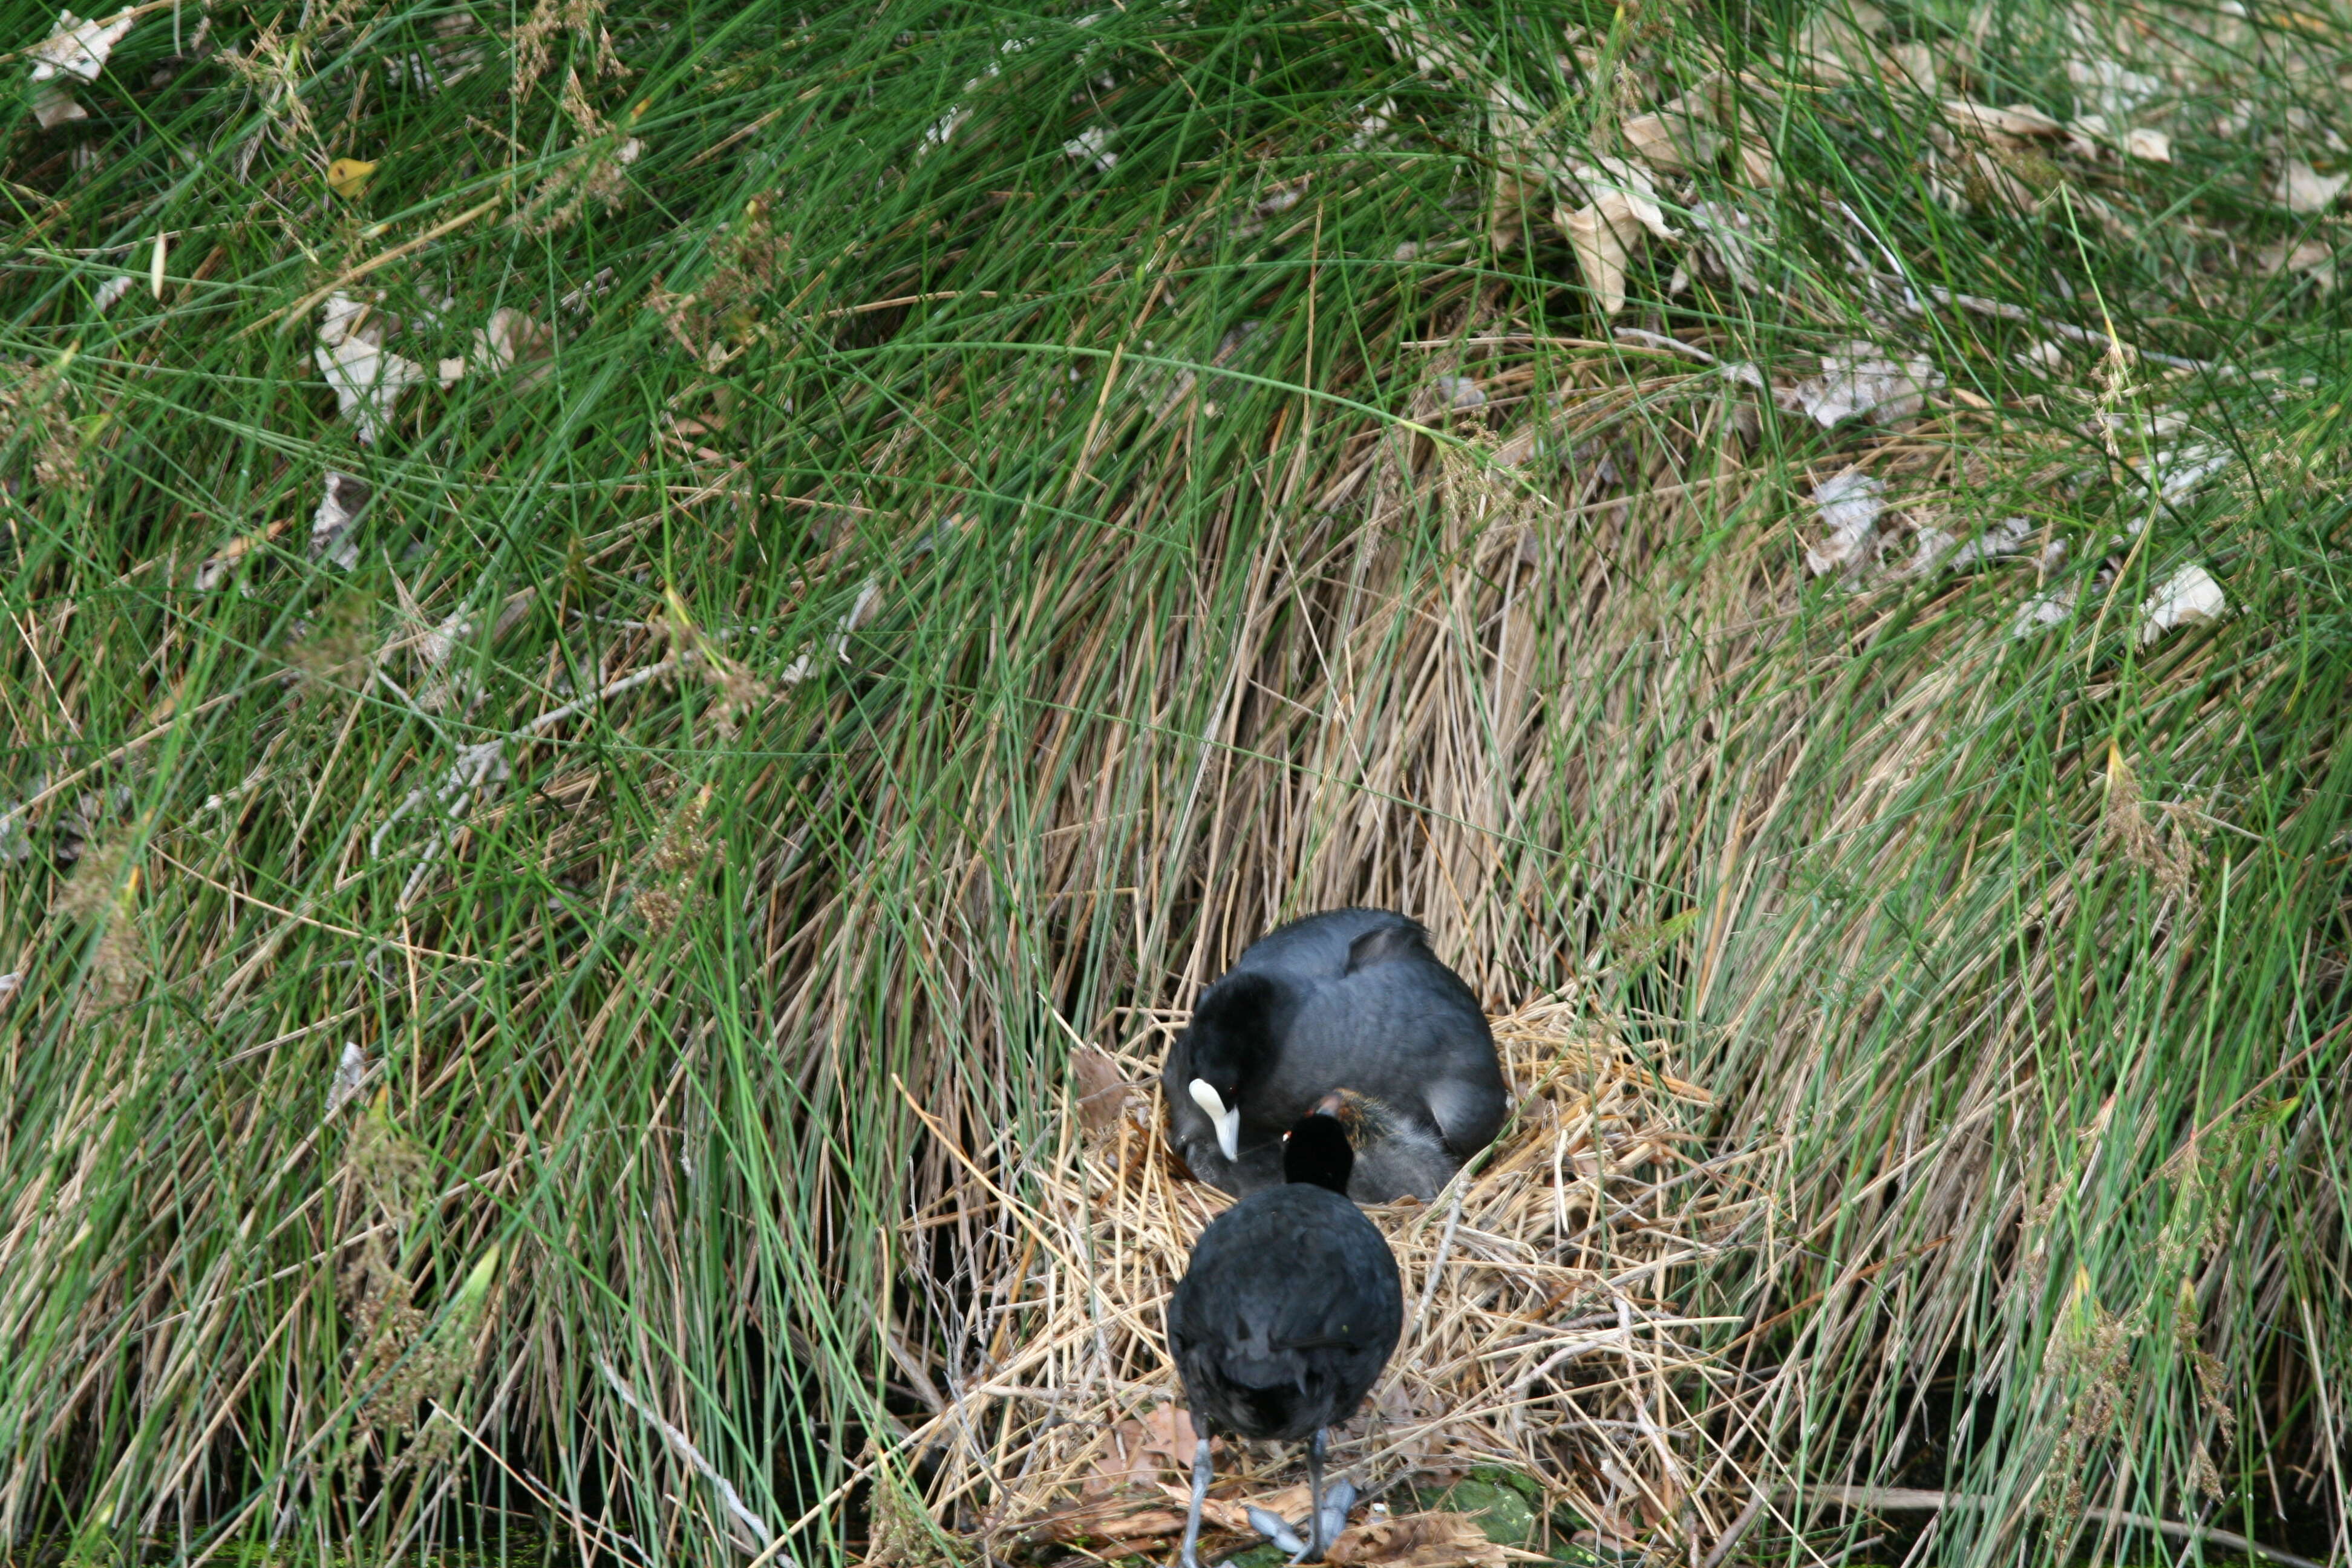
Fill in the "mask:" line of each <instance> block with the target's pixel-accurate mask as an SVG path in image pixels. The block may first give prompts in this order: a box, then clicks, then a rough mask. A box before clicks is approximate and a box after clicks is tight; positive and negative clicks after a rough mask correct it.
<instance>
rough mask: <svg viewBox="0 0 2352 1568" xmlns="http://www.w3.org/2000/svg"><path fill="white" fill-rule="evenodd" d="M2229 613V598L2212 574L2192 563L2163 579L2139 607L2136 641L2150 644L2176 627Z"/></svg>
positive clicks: (2214, 619)
mask: <svg viewBox="0 0 2352 1568" xmlns="http://www.w3.org/2000/svg"><path fill="white" fill-rule="evenodd" d="M2229 613H2230V601H2229V599H2228V598H2227V597H2226V596H2225V595H2223V594H2222V592H2221V584H2219V583H2216V582H2215V581H2213V574H2211V573H2210V572H2208V571H2206V570H2205V568H2204V567H2202V566H2200V565H2198V564H2196V563H2194V562H2191V563H2189V564H2188V565H2186V566H2183V567H2182V568H2181V569H2180V570H2179V571H2178V572H2175V573H2174V574H2172V575H2171V576H2170V577H2168V578H2167V579H2166V580H2165V584H2164V586H2162V587H2161V588H2158V590H2157V591H2156V592H2155V593H2154V594H2152V595H2149V596H2148V599H2147V603H2146V604H2144V605H2140V607H2139V614H2140V626H2139V640H2140V641H2141V642H2143V643H2152V642H2154V641H2155V640H2156V639H2157V638H2158V637H2162V636H2163V635H2164V634H2165V633H2167V632H2168V631H2170V630H2172V629H2173V628H2174V627H2175V626H2195V625H2197V624H2198V623H2200V622H2203V621H2218V620H2220V619H2221V617H2222V616H2226V615H2228V614H2229Z"/></svg>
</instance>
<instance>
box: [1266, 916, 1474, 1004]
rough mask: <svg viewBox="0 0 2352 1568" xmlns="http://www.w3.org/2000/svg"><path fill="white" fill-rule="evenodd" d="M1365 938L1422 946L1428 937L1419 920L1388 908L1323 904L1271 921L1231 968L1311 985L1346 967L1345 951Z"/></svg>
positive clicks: (1347, 957)
mask: <svg viewBox="0 0 2352 1568" xmlns="http://www.w3.org/2000/svg"><path fill="white" fill-rule="evenodd" d="M1367 938H1372V939H1375V940H1376V942H1377V941H1387V940H1393V941H1397V942H1402V943H1406V944H1410V943H1411V942H1415V941H1418V942H1422V943H1423V945H1424V947H1425V946H1426V944H1427V942H1428V940H1429V938H1428V933H1427V932H1426V931H1423V930H1422V927H1421V922H1420V921H1413V920H1407V919H1406V918H1405V917H1404V916H1402V915H1401V914H1398V913H1397V912H1396V911H1395V910H1366V909H1348V910H1324V911H1323V912H1322V913H1321V914H1316V915H1308V916H1307V917H1306V918H1304V919H1303V920H1295V921H1291V922H1290V923H1289V924H1287V925H1283V926H1276V928H1275V929H1274V930H1272V931H1268V932H1266V933H1265V935H1264V936H1262V937H1260V938H1258V939H1257V940H1256V941H1255V942H1252V943H1250V944H1249V946H1248V948H1247V949H1245V950H1244V952H1243V953H1242V955H1241V957H1240V959H1239V960H1237V961H1236V962H1235V963H1234V970H1236V971H1243V970H1250V971H1255V972H1256V973H1262V974H1267V975H1271V976H1272V977H1273V978H1275V979H1276V980H1278V981H1281V982H1283V983H1284V984H1289V985H1296V986H1300V987H1307V988H1311V987H1314V986H1317V985H1321V984H1326V983H1328V982H1329V981H1333V980H1337V979H1339V977H1340V976H1341V975H1343V974H1345V973H1348V964H1349V953H1350V952H1351V951H1352V950H1353V949H1354V948H1355V946H1356V944H1357V943H1358V942H1362V941H1364V940H1365V939H1367Z"/></svg>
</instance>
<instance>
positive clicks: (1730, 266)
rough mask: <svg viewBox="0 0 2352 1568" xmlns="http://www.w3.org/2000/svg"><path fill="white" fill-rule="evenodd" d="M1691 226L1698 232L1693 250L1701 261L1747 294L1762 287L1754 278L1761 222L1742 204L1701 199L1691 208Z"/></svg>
mask: <svg viewBox="0 0 2352 1568" xmlns="http://www.w3.org/2000/svg"><path fill="white" fill-rule="evenodd" d="M1690 217H1691V227H1692V228H1694V229H1695V230H1696V231H1697V235H1698V240H1697V243H1696V246H1694V247H1693V248H1694V250H1695V251H1696V253H1697V256H1698V258H1699V261H1700V264H1701V265H1702V266H1704V267H1706V268H1707V269H1708V270H1709V271H1711V272H1713V273H1714V274H1715V275H1716V276H1717V277H1719V278H1724V279H1728V280H1729V281H1731V282H1733V283H1736V284H1738V286H1739V287H1740V288H1741V289H1745V290H1747V291H1748V293H1750V294H1753V293H1756V292H1757V291H1758V290H1759V288H1760V287H1761V285H1760V284H1759V281H1758V278H1757V271H1756V264H1757V254H1756V247H1757V243H1758V241H1759V238H1761V237H1763V225H1762V224H1761V223H1760V222H1759V220H1758V219H1757V218H1756V216H1754V215H1753V214H1751V213H1749V212H1748V210H1747V209H1746V208H1745V207H1741V206H1738V205H1734V204H1732V203H1730V202H1700V203H1699V204H1698V205H1696V206H1694V207H1692V208H1691V209H1690Z"/></svg>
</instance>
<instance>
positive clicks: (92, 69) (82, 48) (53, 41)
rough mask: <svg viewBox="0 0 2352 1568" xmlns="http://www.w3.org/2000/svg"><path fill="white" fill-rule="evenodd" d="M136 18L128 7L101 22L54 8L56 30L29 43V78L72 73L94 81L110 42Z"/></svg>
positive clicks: (115, 41) (118, 38) (110, 50)
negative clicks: (43, 37) (30, 66)
mask: <svg viewBox="0 0 2352 1568" xmlns="http://www.w3.org/2000/svg"><path fill="white" fill-rule="evenodd" d="M136 19H137V13H135V12H133V11H131V10H128V9H125V10H121V11H118V12H116V13H115V14H114V16H113V17H112V19H110V20H109V21H104V22H100V21H89V22H85V21H83V20H82V19H81V18H80V17H79V16H75V15H74V14H73V13H72V12H70V11H60V12H58V30H57V31H56V32H55V33H52V34H51V35H49V37H48V38H47V40H45V41H44V42H42V43H39V44H36V45H35V46H33V79H34V80H35V81H47V80H49V79H51V78H53V77H58V76H76V77H79V78H80V79H82V80H84V81H96V80H97V79H98V73H99V72H100V70H102V69H104V68H105V67H106V57H107V56H109V55H110V54H112V53H113V52H114V46H115V45H117V44H119V43H121V41H122V37H123V35H124V34H126V33H128V32H130V31H131V23H132V22H133V21H134V20H136ZM73 118H76V119H79V115H77V116H74V117H73Z"/></svg>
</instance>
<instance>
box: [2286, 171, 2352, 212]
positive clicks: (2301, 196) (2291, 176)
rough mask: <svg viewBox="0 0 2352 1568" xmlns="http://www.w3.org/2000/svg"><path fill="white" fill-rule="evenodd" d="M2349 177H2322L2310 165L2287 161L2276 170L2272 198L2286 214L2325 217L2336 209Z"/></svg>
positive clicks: (2333, 175)
mask: <svg viewBox="0 0 2352 1568" xmlns="http://www.w3.org/2000/svg"><path fill="white" fill-rule="evenodd" d="M2347 184H2352V174H2321V173H2320V172H2319V171H2318V170H2316V169H2315V168H2313V167H2312V166H2311V165H2310V164H2308V163H2303V162H2301V161H2300V160H2297V159H2294V158H2290V159H2288V160H2287V161H2286V163H2284V165H2282V166H2281V167H2280V169H2279V177H2278V185H2277V187H2276V189H2275V191H2274V193H2273V194H2274V195H2276V196H2277V197H2278V199H2279V200H2280V201H2281V202H2283V203H2284V204H2285V206H2286V209H2287V211H2289V212H2295V213H2324V212H2326V210H2327V209H2328V208H2330V207H2332V206H2334V205H2336V197H2337V196H2340V195H2343V194H2344V187H2345V186H2346V185H2347Z"/></svg>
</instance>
